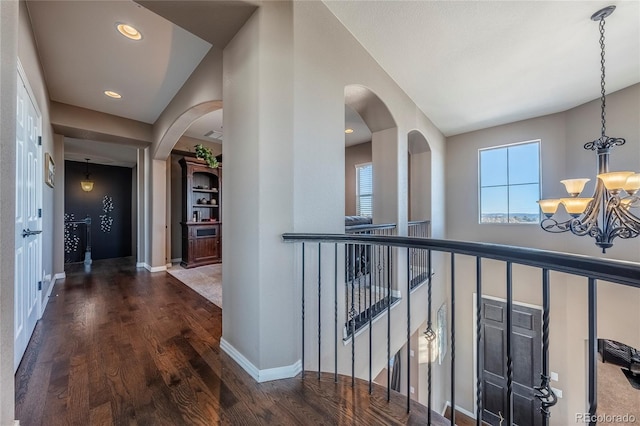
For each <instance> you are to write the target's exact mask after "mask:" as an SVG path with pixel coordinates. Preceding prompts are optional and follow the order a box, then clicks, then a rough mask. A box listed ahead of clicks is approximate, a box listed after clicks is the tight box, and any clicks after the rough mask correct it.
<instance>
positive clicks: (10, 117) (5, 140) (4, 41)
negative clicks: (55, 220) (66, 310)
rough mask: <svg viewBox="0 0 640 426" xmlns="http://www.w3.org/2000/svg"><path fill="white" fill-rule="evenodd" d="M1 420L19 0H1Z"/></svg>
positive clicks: (10, 395)
mask: <svg viewBox="0 0 640 426" xmlns="http://www.w3.org/2000/svg"><path fill="white" fill-rule="evenodd" d="M0 52H1V53H2V55H1V56H0V161H2V164H3V167H2V168H0V199H1V200H2V203H0V244H1V245H2V247H3V248H6V250H5V252H4V253H3V254H2V256H0V383H2V386H0V424H2V425H10V424H13V419H14V410H15V407H14V384H13V324H14V318H13V309H14V301H13V297H14V294H13V293H14V270H13V268H14V250H13V247H14V246H15V211H16V208H15V198H16V197H15V192H16V191H15V188H16V185H15V183H16V170H15V158H16V153H15V146H16V143H15V140H16V127H15V126H16V96H17V94H16V81H17V78H18V77H17V71H16V56H17V53H18V2H17V1H13V0H10V1H1V2H0Z"/></svg>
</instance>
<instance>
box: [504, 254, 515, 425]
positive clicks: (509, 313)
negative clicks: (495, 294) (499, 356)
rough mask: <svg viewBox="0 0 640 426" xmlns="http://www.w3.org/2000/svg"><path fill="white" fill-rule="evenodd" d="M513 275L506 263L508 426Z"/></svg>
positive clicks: (508, 413)
mask: <svg viewBox="0 0 640 426" xmlns="http://www.w3.org/2000/svg"><path fill="white" fill-rule="evenodd" d="M512 278H513V274H512V265H511V262H507V409H506V410H505V420H506V422H507V424H508V425H511V424H512V423H513V353H512V349H513V348H512V342H511V338H512V334H513V281H512Z"/></svg>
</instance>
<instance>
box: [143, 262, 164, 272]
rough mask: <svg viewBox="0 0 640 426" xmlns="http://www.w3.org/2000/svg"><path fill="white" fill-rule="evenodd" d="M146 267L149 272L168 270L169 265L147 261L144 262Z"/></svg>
mask: <svg viewBox="0 0 640 426" xmlns="http://www.w3.org/2000/svg"><path fill="white" fill-rule="evenodd" d="M144 269H146V270H147V271H149V272H163V271H166V270H167V265H162V266H151V265H149V264H147V263H145V264H144Z"/></svg>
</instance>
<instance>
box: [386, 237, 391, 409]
mask: <svg viewBox="0 0 640 426" xmlns="http://www.w3.org/2000/svg"><path fill="white" fill-rule="evenodd" d="M390 359H391V246H387V402H388V401H390V400H391V369H390V368H389V360H390Z"/></svg>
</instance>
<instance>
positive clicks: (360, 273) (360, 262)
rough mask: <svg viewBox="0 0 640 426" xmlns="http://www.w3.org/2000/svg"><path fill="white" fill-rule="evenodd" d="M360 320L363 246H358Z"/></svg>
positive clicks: (359, 311)
mask: <svg viewBox="0 0 640 426" xmlns="http://www.w3.org/2000/svg"><path fill="white" fill-rule="evenodd" d="M356 252H357V253H358V319H360V314H361V313H362V306H361V302H362V297H361V296H362V245H361V244H358V250H356Z"/></svg>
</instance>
